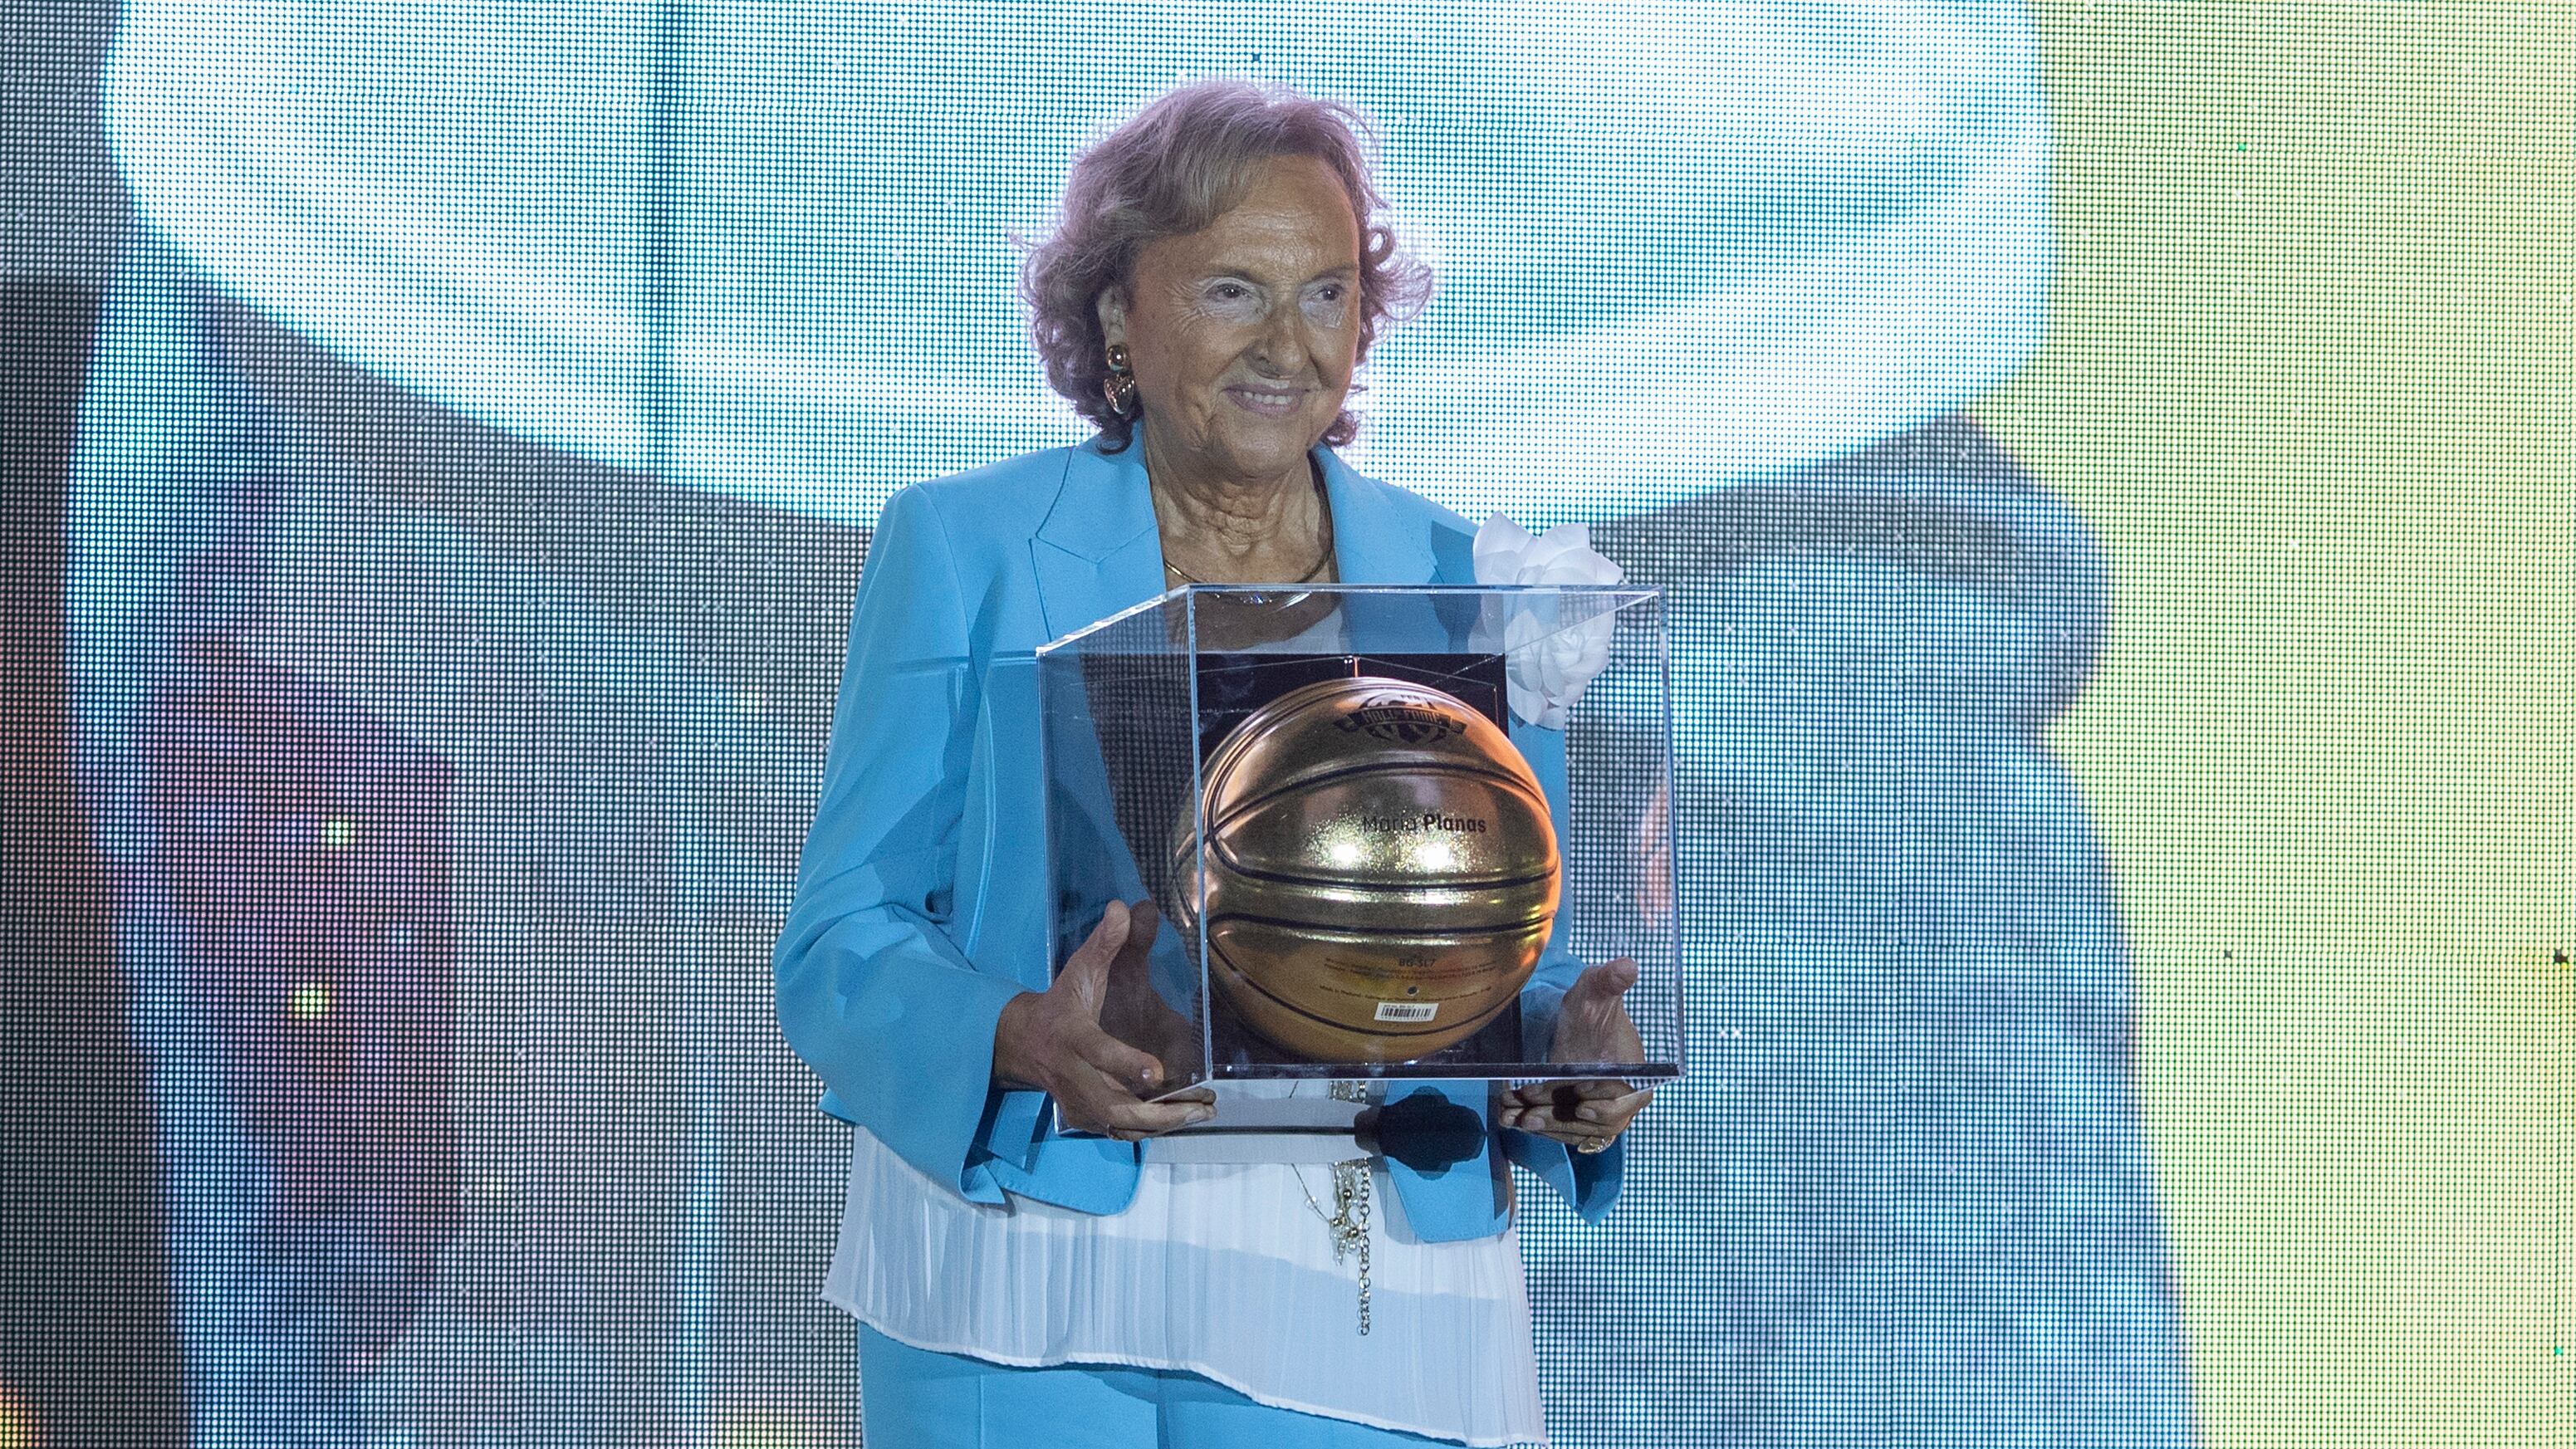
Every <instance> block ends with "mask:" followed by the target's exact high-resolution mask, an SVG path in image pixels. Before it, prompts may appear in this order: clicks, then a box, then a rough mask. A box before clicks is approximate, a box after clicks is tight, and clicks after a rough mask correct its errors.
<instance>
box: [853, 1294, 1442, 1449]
mask: <svg viewBox="0 0 2576 1449" xmlns="http://www.w3.org/2000/svg"><path fill="white" fill-rule="evenodd" d="M859 1420H860V1433H861V1436H862V1437H863V1438H864V1439H865V1440H866V1441H867V1446H868V1449H1024V1446H1038V1445H1044V1446H1047V1449H1397V1446H1405V1445H1409V1446H1422V1445H1439V1444H1447V1445H1448V1446H1449V1449H1457V1446H1456V1444H1455V1442H1454V1441H1450V1440H1442V1439H1426V1438H1423V1437H1422V1436H1420V1435H1418V1434H1405V1433H1399V1432H1397V1431H1395V1430H1392V1429H1373V1428H1370V1427H1369V1426H1368V1425H1366V1424H1353V1423H1350V1422H1348V1421H1346V1420H1342V1419H1327V1418H1323V1417H1321V1416H1319V1415H1315V1414H1301V1413H1298V1412H1297V1411H1296V1410H1294V1409H1274V1408H1272V1407H1270V1406H1269V1405H1267V1404H1259V1403H1255V1402H1253V1401H1252V1400H1250V1399H1247V1398H1245V1397H1244V1396H1243V1395H1241V1394H1238V1393H1236V1392H1235V1391H1234V1390H1232V1389H1229V1388H1227V1387H1226V1386H1225V1385H1223V1384H1220V1383H1217V1382H1215V1381H1213V1380H1210V1379H1204V1378H1201V1377H1199V1376H1198V1375H1197V1374H1193V1373H1182V1372H1177V1371H1173V1370H1166V1369H1138V1368H1123V1367H1120V1366H1118V1365H1115V1364H1060V1365H1055V1366H1052V1367H1048V1368H1012V1367H1010V1366H1008V1365H1006V1364H997V1363H988V1362H986V1361H985V1360H983V1359H979V1358H970V1357H967V1356H966V1355H963V1354H953V1353H932V1352H930V1351H928V1350H926V1349H918V1348H914V1347H912V1346H911V1345H909V1344H906V1343H901V1342H898V1341H896V1340H894V1339H891V1338H888V1337H886V1336H885V1335H884V1334H882V1333H879V1332H877V1331H876V1330H875V1329H873V1328H870V1327H868V1326H867V1325H866V1324H864V1323H862V1324H860V1325H859Z"/></svg>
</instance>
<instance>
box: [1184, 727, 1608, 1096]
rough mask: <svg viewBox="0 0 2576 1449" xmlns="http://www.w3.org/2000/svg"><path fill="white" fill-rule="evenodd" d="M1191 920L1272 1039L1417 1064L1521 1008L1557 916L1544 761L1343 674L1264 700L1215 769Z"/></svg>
mask: <svg viewBox="0 0 2576 1449" xmlns="http://www.w3.org/2000/svg"><path fill="white" fill-rule="evenodd" d="M1200 799H1201V806H1202V808H1201V814H1202V816H1203V817H1204V819H1205V820H1206V823H1207V832H1208V835H1207V848H1206V850H1205V852H1204V854H1201V852H1200V851H1199V850H1198V849H1197V848H1196V844H1197V842H1196V835H1195V831H1194V822H1193V821H1191V820H1190V819H1189V818H1188V817H1187V816H1186V814H1185V816H1184V818H1183V820H1182V822H1181V829H1180V831H1179V832H1178V836H1177V839H1176V841H1175V857H1174V865H1175V867H1176V868H1175V869H1174V871H1173V872H1172V881H1173V892H1172V893H1173V895H1174V896H1175V897H1177V899H1176V900H1175V901H1174V902H1173V903H1172V905H1173V912H1172V914H1173V916H1174V918H1175V920H1176V922H1177V923H1178V924H1179V925H1180V927H1181V928H1182V930H1183V931H1184V932H1185V933H1189V934H1191V935H1193V937H1195V933H1196V931H1197V928H1198V924H1199V923H1198V921H1197V920H1196V919H1194V917H1195V915H1196V911H1197V907H1198V905H1199V901H1198V900H1197V899H1195V897H1196V896H1197V894H1198V893H1197V892H1195V891H1193V890H1192V889H1191V888H1190V887H1191V884H1192V882H1193V881H1194V880H1196V879H1197V878H1198V870H1199V868H1200V867H1201V866H1202V865H1203V866H1204V869H1205V880H1204V886H1205V901H1206V916H1205V927H1206V945H1207V956H1208V975H1209V979H1210V981H1211V982H1212V983H1213V984H1214V986H1215V988H1216V989H1217V990H1218V991H1219V992H1220V993H1221V994H1223V995H1224V997H1225V998H1226V1000H1227V1001H1229V1002H1231V1003H1232V1004H1233V1006H1234V1008H1235V1011H1236V1012H1237V1013H1238V1014H1239V1015H1241V1017H1242V1018H1243V1019H1244V1021H1245V1022H1246V1023H1248V1024H1249V1025H1250V1026H1251V1027H1252V1028H1253V1029H1254V1030H1255V1031H1258V1032H1259V1033H1261V1034H1262V1035H1263V1036H1265V1037H1268V1038H1269V1039H1270V1040H1271V1041H1273V1042H1276V1043H1277V1044H1278V1045H1280V1046H1282V1047H1285V1048H1286V1049H1288V1050H1289V1051H1291V1052H1295V1053H1297V1054H1299V1055H1301V1056H1304V1057H1306V1058H1308V1059H1309V1060H1314V1061H1325V1062H1400V1061H1409V1060H1411V1059H1413V1058H1415V1057H1420V1056H1425V1055H1427V1054H1429V1053H1431V1052H1435V1051H1438V1050H1440V1049H1441V1048H1442V1047H1445V1046H1449V1045H1451V1044H1452V1043H1455V1042H1459V1041H1463V1040H1465V1039H1466V1038H1467V1037H1469V1036H1472V1035H1474V1034H1475V1032H1476V1030H1477V1029H1478V1028H1480V1027H1482V1026H1484V1025H1485V1024H1486V1023H1487V1022H1489V1021H1492V1020H1493V1019H1494V1017H1495V1016H1496V1015H1497V1014H1499V1013H1500V1012H1501V1011H1502V1009H1503V1008H1504V1007H1505V1006H1506V1005H1508V1004H1510V1002H1511V1000H1512V998H1513V996H1514V995H1515V994H1517V993H1518V992H1519V991H1520V989H1521V987H1522V985H1523V984H1525V983H1526V982H1527V981H1528V980H1529V976H1530V972H1531V971H1532V970H1533V969H1534V968H1535V967H1536V966H1537V964H1538V958H1539V953H1540V951H1541V950H1542V949H1543V948H1544V947H1545V946H1546V944H1547V936H1548V928H1549V926H1550V925H1551V924H1552V923H1553V922H1554V921H1555V919H1556V909H1557V899H1558V893H1559V888H1560V886H1559V876H1560V872H1559V867H1558V857H1557V843H1556V829H1555V827H1554V825H1553V824H1552V823H1551V822H1550V821H1549V818H1548V806H1547V797H1546V794H1545V793H1544V792H1543V791H1542V790H1541V789H1540V788H1539V783H1538V777H1537V776H1535V775H1533V774H1532V773H1531V772H1530V767H1529V762H1528V761H1526V760H1524V759H1522V758H1521V753H1520V751H1519V750H1518V749H1516V748H1514V747H1513V745H1512V742H1511V739H1510V737H1509V736H1508V735H1506V734H1505V733H1504V732H1503V731H1502V730H1501V729H1499V728H1497V727H1496V726H1495V724H1494V722H1493V721H1492V720H1490V719H1487V718H1486V717H1485V716H1484V715H1483V714H1481V713H1479V712H1478V711H1476V710H1475V709H1473V708H1471V707H1469V706H1468V705H1467V704H1466V703H1465V702H1463V701H1461V700H1459V699H1457V698H1455V697H1454V696H1451V695H1448V694H1444V693H1442V692H1441V691H1439V690H1436V689H1429V688H1425V687H1423V686H1421V685H1417V684H1406V683H1403V682H1401V681H1399V680H1393V679H1385V678H1375V677H1361V678H1357V679H1331V680H1325V681H1323V682H1322V683H1318V684H1310V685H1307V686H1305V687H1304V688H1302V689H1297V690H1292V691H1290V692H1289V693H1287V694H1284V695H1281V696H1280V697H1279V698H1277V699H1275V700H1272V701H1271V702H1270V703H1269V704H1267V705H1264V706H1262V707H1261V708H1260V709H1259V710H1257V711H1255V712H1254V713H1253V714H1252V715H1251V716H1250V717H1248V718H1246V719H1245V720H1244V721H1243V723H1242V724H1240V725H1238V726H1236V727H1235V730H1234V732H1233V733H1232V734H1230V735H1228V736H1227V737H1226V740H1225V743H1224V744H1223V745H1222V746H1220V747H1219V748H1218V750H1217V751H1216V753H1215V755H1214V756H1213V757H1212V758H1210V759H1209V761H1208V762H1207V765H1206V767H1205V769H1204V771H1203V772H1202V785H1201V794H1200Z"/></svg>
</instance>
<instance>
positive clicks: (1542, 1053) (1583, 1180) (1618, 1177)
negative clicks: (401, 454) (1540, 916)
mask: <svg viewBox="0 0 2576 1449" xmlns="http://www.w3.org/2000/svg"><path fill="white" fill-rule="evenodd" d="M1512 743H1513V744H1515V745H1517V746H1519V747H1520V751H1521V755H1522V758H1524V759H1526V760H1528V761H1529V763H1530V769H1531V771H1532V772H1533V773H1535V774H1536V775H1537V776H1538V780H1539V785H1540V787H1541V788H1542V789H1544V790H1545V791H1546V792H1547V800H1548V810H1549V813H1550V814H1551V815H1553V816H1554V817H1555V823H1556V838H1557V839H1558V840H1560V841H1565V840H1572V839H1573V838H1574V836H1573V831H1572V822H1571V820H1570V819H1569V817H1568V814H1567V808H1566V776H1565V732H1564V731H1563V730H1552V729H1548V728H1547V727H1545V726H1543V725H1534V724H1529V723H1526V722H1524V721H1519V720H1515V721H1514V722H1513V726H1512ZM1565 936H1566V919H1565V917H1564V916H1563V915H1562V914H1560V915H1559V916H1558V917H1557V923H1556V930H1555V932H1554V934H1552V935H1551V936H1549V938H1548V943H1547V950H1546V952H1545V954H1543V955H1541V956H1540V957H1539V963H1538V969H1537V970H1535V971H1533V972H1532V973H1530V980H1529V984H1528V985H1527V986H1524V987H1522V988H1521V1050H1522V1052H1523V1053H1524V1054H1525V1055H1526V1059H1527V1060H1530V1061H1534V1062H1539V1061H1545V1060H1547V1053H1548V1048H1549V1047H1550V1046H1552V1045H1554V1043H1555V1041H1556V1019H1557V1013H1558V1009H1559V1008H1560V1007H1561V1006H1563V1004H1564V1002H1565V993H1566V990H1567V988H1569V987H1571V986H1572V985H1574V979H1575V978H1576V977H1578V976H1580V975H1582V974H1583V968H1584V965H1585V964H1586V963H1585V962H1583V961H1582V960H1581V959H1579V958H1578V957H1576V956H1575V954H1574V953H1573V952H1572V951H1570V950H1568V949H1567V948H1566V945H1565ZM1502 1137H1503V1153H1504V1155H1505V1156H1506V1157H1508V1158H1509V1159H1510V1160H1512V1161H1514V1162H1517V1163H1519V1164H1520V1165H1521V1166H1523V1167H1525V1168H1528V1169H1529V1170H1530V1171H1531V1172H1533V1173H1535V1174H1537V1175H1538V1177H1539V1179H1540V1180H1541V1181H1543V1182H1545V1183H1546V1184H1547V1185H1548V1186H1550V1187H1552V1188H1554V1189H1556V1191H1557V1193H1558V1194H1559V1195H1560V1196H1562V1197H1563V1198H1564V1199H1565V1200H1566V1202H1568V1203H1569V1204H1571V1205H1572V1206H1573V1208H1574V1211H1575V1213H1576V1214H1577V1215H1578V1216H1580V1217H1582V1218H1583V1219H1584V1220H1585V1221H1586V1222H1599V1221H1600V1220H1601V1219H1602V1218H1603V1217H1605V1216H1606V1215H1608V1213H1609V1211H1610V1205H1611V1204H1612V1203H1614V1202H1616V1201H1618V1198H1619V1188H1620V1185H1621V1184H1622V1183H1623V1182H1624V1181H1625V1180H1626V1178H1627V1167H1628V1134H1627V1133H1625V1132H1622V1133H1620V1134H1619V1137H1618V1139H1617V1140H1616V1141H1614V1142H1612V1143H1611V1144H1610V1145H1609V1147H1607V1148H1605V1149H1604V1150H1602V1151H1600V1152H1576V1151H1575V1150H1573V1149H1572V1148H1570V1147H1567V1146H1566V1145H1565V1144H1564V1143H1562V1142H1559V1141H1557V1140H1556V1139H1555V1138H1553V1137H1543V1136H1540V1135H1539V1134H1538V1133H1536V1132H1523V1131H1521V1130H1520V1129H1519V1128H1517V1127H1506V1128H1504V1129H1503V1131H1502Z"/></svg>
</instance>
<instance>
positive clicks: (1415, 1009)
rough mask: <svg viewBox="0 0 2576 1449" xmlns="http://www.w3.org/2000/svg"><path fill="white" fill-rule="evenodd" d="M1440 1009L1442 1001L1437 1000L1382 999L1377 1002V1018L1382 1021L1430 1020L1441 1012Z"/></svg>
mask: <svg viewBox="0 0 2576 1449" xmlns="http://www.w3.org/2000/svg"><path fill="white" fill-rule="evenodd" d="M1439 1010H1440V1003H1439V1002H1436V1001H1381V1002H1379V1003H1378V1004H1377V1019H1378V1020H1380V1021H1429V1020H1430V1019H1431V1018H1432V1017H1433V1016H1435V1015H1437V1014H1438V1013H1439Z"/></svg>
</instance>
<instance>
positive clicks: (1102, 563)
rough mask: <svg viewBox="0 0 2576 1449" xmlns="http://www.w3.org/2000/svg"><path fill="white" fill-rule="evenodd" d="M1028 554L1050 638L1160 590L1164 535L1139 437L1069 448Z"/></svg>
mask: <svg viewBox="0 0 2576 1449" xmlns="http://www.w3.org/2000/svg"><path fill="white" fill-rule="evenodd" d="M1029 561H1030V564H1031V566H1032V567H1033V568H1034V569H1035V571H1036V574H1037V582H1038V607H1039V609H1040V610H1041V611H1042V612H1043V613H1044V614H1045V615H1046V627H1047V634H1048V637H1050V638H1055V639H1061V638H1063V637H1064V636H1065V635H1067V634H1070V633H1073V632H1074V631H1075V630H1077V629H1087V628H1089V627H1091V626H1092V625H1093V624H1096V623H1098V622H1099V621H1100V620H1102V619H1105V618H1107V617H1109V616H1110V615H1111V614H1115V613H1118V612H1120V611H1121V610H1124V609H1129V608H1133V607H1134V606H1135V605H1137V604H1141V603H1143V602H1144V601H1146V600H1147V599H1150V598H1153V597H1155V596H1156V595H1158V594H1160V593H1162V592H1163V540H1162V537H1161V535H1160V534H1159V533H1157V532H1156V531H1155V528H1154V498H1153V495H1152V494H1151V493H1149V492H1148V491H1146V487H1145V458H1144V450H1143V448H1142V447H1141V446H1140V445H1137V444H1130V445H1129V446H1128V447H1127V449H1126V450H1125V451H1123V452H1118V453H1104V452H1102V451H1100V440H1099V439H1098V438H1094V439H1092V440H1091V441H1090V442H1088V443H1084V444H1083V445H1081V446H1080V447H1077V448H1074V449H1072V450H1070V454H1069V457H1068V458H1067V460H1066V463H1065V469H1064V483H1063V485H1062V486H1061V487H1060V488H1058V489H1057V491H1056V498H1055V506H1054V507H1053V508H1051V509H1050V510H1048V513H1047V516H1046V520H1045V522H1043V523H1041V524H1039V525H1038V531H1037V536H1036V537H1035V538H1032V539H1031V540H1029Z"/></svg>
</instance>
